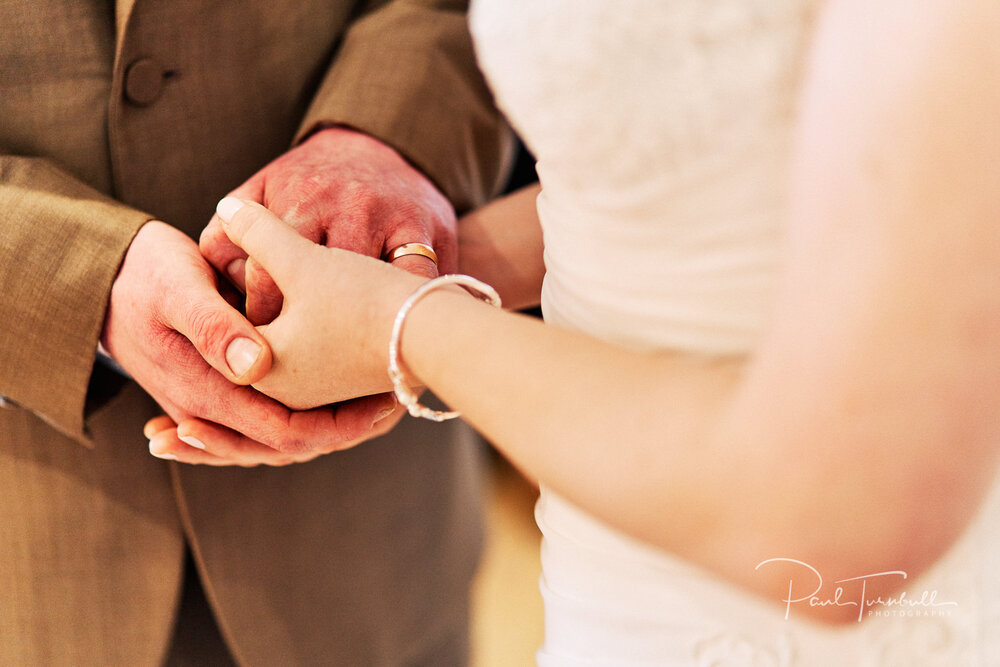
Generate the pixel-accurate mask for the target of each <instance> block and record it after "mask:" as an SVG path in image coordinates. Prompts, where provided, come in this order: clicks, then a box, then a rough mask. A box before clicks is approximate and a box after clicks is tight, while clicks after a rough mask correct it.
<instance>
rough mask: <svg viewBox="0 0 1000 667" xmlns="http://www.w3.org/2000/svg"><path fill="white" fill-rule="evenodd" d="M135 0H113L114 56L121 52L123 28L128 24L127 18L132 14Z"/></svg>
mask: <svg viewBox="0 0 1000 667" xmlns="http://www.w3.org/2000/svg"><path fill="white" fill-rule="evenodd" d="M135 3H136V0H115V34H116V35H117V40H116V47H115V57H116V59H117V57H118V55H120V54H121V50H122V41H123V37H124V36H125V28H126V27H127V26H128V19H129V17H130V16H132V8H133V7H134V6H135Z"/></svg>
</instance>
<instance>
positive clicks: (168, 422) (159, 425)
mask: <svg viewBox="0 0 1000 667" xmlns="http://www.w3.org/2000/svg"><path fill="white" fill-rule="evenodd" d="M176 426H177V424H175V423H174V420H173V419H171V418H170V417H168V416H166V415H160V416H159V417H153V418H152V419H150V420H149V421H148V422H146V425H145V426H143V427H142V434H143V435H144V436H146V437H147V438H149V439H152V438H153V436H154V435H156V434H157V433H159V432H160V431H165V430H167V429H168V428H174V427H176Z"/></svg>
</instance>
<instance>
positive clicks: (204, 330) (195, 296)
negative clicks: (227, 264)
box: [165, 284, 271, 385]
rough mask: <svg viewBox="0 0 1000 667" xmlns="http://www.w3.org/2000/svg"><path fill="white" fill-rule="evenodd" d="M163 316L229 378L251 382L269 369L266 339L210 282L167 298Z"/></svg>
mask: <svg viewBox="0 0 1000 667" xmlns="http://www.w3.org/2000/svg"><path fill="white" fill-rule="evenodd" d="M165 316H166V319H167V323H168V325H169V326H171V327H172V328H173V329H175V330H176V331H177V332H178V333H180V334H181V335H182V336H184V337H185V338H187V339H188V340H189V341H190V342H191V344H192V345H194V347H195V349H196V350H197V351H198V353H199V354H200V355H201V356H202V358H203V359H204V360H205V361H206V362H208V364H209V365H210V366H212V368H214V369H215V370H217V371H219V372H220V373H222V375H223V376H224V377H225V378H226V379H227V380H229V381H230V382H233V383H236V384H242V385H246V384H251V383H253V382H256V381H257V380H259V379H261V378H262V377H264V376H265V375H267V372H268V371H269V370H270V369H271V348H270V346H268V344H267V341H265V340H264V337H263V336H261V335H260V334H259V333H258V332H257V330H256V329H255V328H254V326H253V324H251V323H250V322H249V321H248V320H247V319H246V318H245V317H243V316H242V315H240V313H239V311H237V310H236V309H235V308H233V307H232V306H230V305H229V304H228V303H226V300H225V299H223V298H222V296H221V295H220V294H219V293H218V292H217V291H215V289H214V288H212V287H211V286H210V285H207V284H206V285H204V286H203V289H198V290H191V291H188V293H187V294H185V295H184V296H183V297H182V298H178V299H173V300H171V301H170V302H168V304H167V307H166V308H165Z"/></svg>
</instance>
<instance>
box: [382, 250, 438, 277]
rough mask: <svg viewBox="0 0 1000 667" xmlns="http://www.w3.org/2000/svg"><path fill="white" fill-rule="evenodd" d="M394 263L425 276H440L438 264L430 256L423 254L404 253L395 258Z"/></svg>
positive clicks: (405, 269)
mask: <svg viewBox="0 0 1000 667" xmlns="http://www.w3.org/2000/svg"><path fill="white" fill-rule="evenodd" d="M392 265H393V266H395V267H397V268H400V269H403V270H404V271H409V272H410V273H413V274H416V275H418V276H423V277H424V278H437V276H438V265H437V264H435V263H434V261H433V260H431V258H430V257H424V256H423V255H404V256H403V257H400V258H398V259H396V260H393V262H392Z"/></svg>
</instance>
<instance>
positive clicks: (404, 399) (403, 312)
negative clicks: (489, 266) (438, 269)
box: [389, 274, 500, 422]
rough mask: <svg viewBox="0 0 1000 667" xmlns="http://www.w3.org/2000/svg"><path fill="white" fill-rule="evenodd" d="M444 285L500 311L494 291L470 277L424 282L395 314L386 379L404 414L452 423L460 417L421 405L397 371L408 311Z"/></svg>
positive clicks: (451, 276)
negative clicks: (389, 382) (463, 290)
mask: <svg viewBox="0 0 1000 667" xmlns="http://www.w3.org/2000/svg"><path fill="white" fill-rule="evenodd" d="M446 285H460V286H461V287H464V288H465V289H466V290H467V291H468V292H469V293H470V294H472V295H473V296H477V297H479V298H480V299H481V300H483V301H486V302H487V303H490V304H491V305H494V306H496V307H497V308H499V307H500V295H499V294H497V291H496V290H495V289H493V288H492V287H490V286H489V285H487V284H486V283H484V282H482V281H481V280H476V279H475V278H473V277H472V276H465V275H461V274H449V275H444V276H438V277H437V278H435V279H433V280H429V281H427V282H426V283H424V284H423V285H421V286H420V287H418V288H417V290H416V291H415V292H414V293H413V294H411V295H410V297H409V298H408V299H407V300H406V301H404V302H403V305H402V306H400V307H399V312H398V313H396V320H395V322H393V324H392V337H391V338H390V339H389V378H390V379H391V380H392V387H393V390H394V391H395V393H396V399H397V400H399V402H400V403H401V404H403V405H404V406H406V409H407V411H409V413H410V414H411V415H412V416H414V417H422V418H424V419H430V420H431V421H436V422H443V421H445V420H447V419H454V418H455V417H458V416H459V415H460V413H459V412H457V411H455V410H450V411H447V412H442V411H441V410H432V409H431V408H428V407H427V406H426V405H421V404H420V402H419V398H418V397H417V395H416V394H414V393H413V392H412V391H410V388H409V387H407V386H406V382H405V377H404V376H403V371H402V370H401V369H400V362H399V341H400V338H401V337H402V335H403V324H404V323H405V322H406V316H407V315H409V314H410V309H411V308H413V306H414V305H416V303H417V302H418V301H420V300H421V299H422V298H424V297H425V296H427V295H428V294H429V293H431V292H433V291H434V290H436V289H438V288H440V287H444V286H446Z"/></svg>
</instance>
